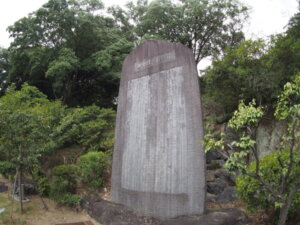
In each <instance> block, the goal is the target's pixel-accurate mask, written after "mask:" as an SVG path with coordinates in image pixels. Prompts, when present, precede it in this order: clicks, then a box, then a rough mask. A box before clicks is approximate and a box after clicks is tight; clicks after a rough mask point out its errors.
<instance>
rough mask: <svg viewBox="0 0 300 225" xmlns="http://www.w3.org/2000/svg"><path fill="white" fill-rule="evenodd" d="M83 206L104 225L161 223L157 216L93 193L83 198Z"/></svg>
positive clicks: (157, 224) (156, 224)
mask: <svg viewBox="0 0 300 225" xmlns="http://www.w3.org/2000/svg"><path fill="white" fill-rule="evenodd" d="M82 207H83V208H84V209H85V210H86V211H87V212H88V213H89V215H90V216H91V217H93V218H94V219H95V220H97V221H98V222H99V223H101V224H104V225H160V220H159V219H157V218H154V217H150V216H146V215H142V214H139V213H136V212H134V211H132V210H130V209H128V208H127V207H125V206H123V205H121V204H116V203H113V202H109V201H106V200H102V199H100V198H98V197H95V196H91V195H88V196H85V197H84V198H83V201H82Z"/></svg>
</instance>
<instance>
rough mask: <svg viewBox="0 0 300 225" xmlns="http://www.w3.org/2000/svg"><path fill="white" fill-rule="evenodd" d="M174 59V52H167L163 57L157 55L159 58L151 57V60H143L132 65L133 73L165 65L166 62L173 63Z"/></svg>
mask: <svg viewBox="0 0 300 225" xmlns="http://www.w3.org/2000/svg"><path fill="white" fill-rule="evenodd" d="M175 59H176V56H175V52H174V51H172V52H169V53H166V54H163V55H159V56H156V57H153V58H151V59H148V60H145V61H142V62H136V63H135V64H134V69H135V72H138V71H141V70H144V69H146V68H148V67H150V66H155V65H158V64H163V63H166V62H171V61H174V60H175Z"/></svg>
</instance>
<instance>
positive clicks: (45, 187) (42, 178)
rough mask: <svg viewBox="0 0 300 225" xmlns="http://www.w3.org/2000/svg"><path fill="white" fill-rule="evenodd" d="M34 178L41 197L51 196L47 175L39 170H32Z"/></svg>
mask: <svg viewBox="0 0 300 225" xmlns="http://www.w3.org/2000/svg"><path fill="white" fill-rule="evenodd" d="M32 178H33V180H34V181H35V182H36V183H37V185H38V191H39V194H40V195H41V196H49V193H50V184H49V182H48V179H47V177H46V175H45V174H44V173H43V172H42V171H41V170H40V169H38V168H34V169H33V170H32Z"/></svg>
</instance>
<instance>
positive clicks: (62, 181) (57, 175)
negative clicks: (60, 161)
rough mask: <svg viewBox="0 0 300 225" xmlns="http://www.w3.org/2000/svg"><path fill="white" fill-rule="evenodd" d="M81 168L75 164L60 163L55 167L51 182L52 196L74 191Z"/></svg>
mask: <svg viewBox="0 0 300 225" xmlns="http://www.w3.org/2000/svg"><path fill="white" fill-rule="evenodd" d="M78 174H79V170H78V167H77V166H76V165H74V164H66V165H60V166H57V167H54V168H53V182H52V184H51V193H50V195H51V197H52V198H53V197H54V196H55V195H61V194H64V193H74V192H75V190H76V184H77V182H76V180H77V178H78Z"/></svg>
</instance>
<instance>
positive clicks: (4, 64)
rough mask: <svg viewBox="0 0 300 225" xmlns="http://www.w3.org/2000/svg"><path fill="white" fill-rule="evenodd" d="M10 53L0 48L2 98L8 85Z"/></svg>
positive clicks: (0, 88)
mask: <svg viewBox="0 0 300 225" xmlns="http://www.w3.org/2000/svg"><path fill="white" fill-rule="evenodd" d="M8 57H9V52H8V50H7V49H5V48H1V47H0V96H2V95H3V94H4V92H5V90H6V88H7V85H8V70H9V61H8V60H9V59H8Z"/></svg>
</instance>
